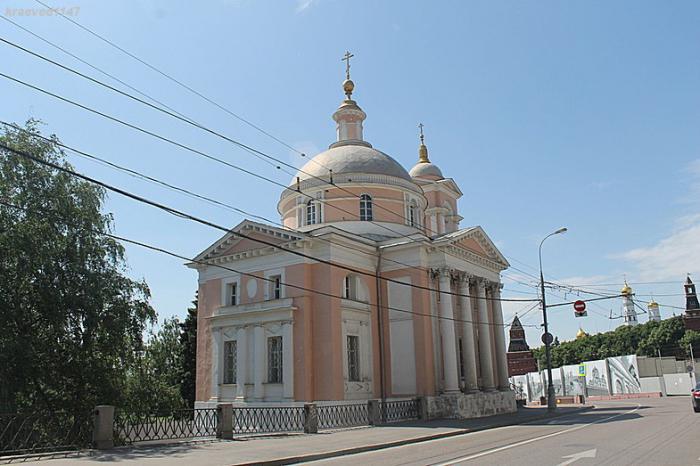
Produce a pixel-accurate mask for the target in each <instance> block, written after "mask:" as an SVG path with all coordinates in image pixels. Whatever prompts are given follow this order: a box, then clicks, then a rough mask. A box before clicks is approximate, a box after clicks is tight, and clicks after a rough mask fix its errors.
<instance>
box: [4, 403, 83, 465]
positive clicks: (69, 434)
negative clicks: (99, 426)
mask: <svg viewBox="0 0 700 466" xmlns="http://www.w3.org/2000/svg"><path fill="white" fill-rule="evenodd" d="M91 439H92V415H91V413H80V414H77V415H76V414H74V413H68V412H65V411H42V412H37V413H12V414H0V456H6V455H21V454H28V453H41V452H50V451H57V450H75V449H79V448H86V447H88V446H90V442H91Z"/></svg>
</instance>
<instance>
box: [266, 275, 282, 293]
mask: <svg viewBox="0 0 700 466" xmlns="http://www.w3.org/2000/svg"><path fill="white" fill-rule="evenodd" d="M268 283H269V284H270V299H280V298H282V276H281V275H272V276H271V277H270V281H269V282H268Z"/></svg>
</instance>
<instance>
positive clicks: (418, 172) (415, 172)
mask: <svg viewBox="0 0 700 466" xmlns="http://www.w3.org/2000/svg"><path fill="white" fill-rule="evenodd" d="M409 174H410V175H411V176H412V177H414V178H418V177H435V178H439V179H443V178H445V177H444V176H442V171H441V170H440V168H439V167H438V166H437V165H435V164H434V163H431V162H419V163H417V164H415V165H414V166H413V168H411V171H410V172H409Z"/></svg>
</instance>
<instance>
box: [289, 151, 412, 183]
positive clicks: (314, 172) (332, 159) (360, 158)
mask: <svg viewBox="0 0 700 466" xmlns="http://www.w3.org/2000/svg"><path fill="white" fill-rule="evenodd" d="M331 170H333V176H336V175H340V174H350V173H362V174H376V175H386V176H394V177H396V178H401V179H404V180H406V181H412V180H411V175H409V174H408V172H407V171H406V169H405V168H404V167H402V166H401V164H400V163H399V162H397V161H396V160H394V159H393V158H392V157H391V156H389V155H387V154H385V153H384V152H382V151H379V150H377V149H374V148H373V147H367V146H364V145H359V144H346V145H342V146H336V147H333V148H331V149H328V150H327V151H324V152H321V153H320V154H318V155H316V156H315V157H314V158H312V159H311V160H309V161H308V162H306V164H305V165H304V166H303V167H301V168H300V169H299V171H298V172H297V174H296V176H295V177H294V179H293V180H292V182H291V183H290V186H291V185H293V184H294V183H296V181H297V177H299V180H300V181H304V180H307V179H310V178H316V177H319V178H320V177H322V178H324V179H326V178H327V177H328V176H329V174H330V171H331Z"/></svg>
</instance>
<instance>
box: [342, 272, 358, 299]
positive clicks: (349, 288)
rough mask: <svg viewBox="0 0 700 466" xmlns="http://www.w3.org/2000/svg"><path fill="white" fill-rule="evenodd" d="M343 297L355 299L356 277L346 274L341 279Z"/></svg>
mask: <svg viewBox="0 0 700 466" xmlns="http://www.w3.org/2000/svg"><path fill="white" fill-rule="evenodd" d="M343 298H345V299H357V277H355V276H354V275H346V276H345V278H344V279H343Z"/></svg>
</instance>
